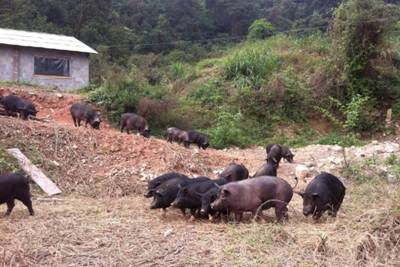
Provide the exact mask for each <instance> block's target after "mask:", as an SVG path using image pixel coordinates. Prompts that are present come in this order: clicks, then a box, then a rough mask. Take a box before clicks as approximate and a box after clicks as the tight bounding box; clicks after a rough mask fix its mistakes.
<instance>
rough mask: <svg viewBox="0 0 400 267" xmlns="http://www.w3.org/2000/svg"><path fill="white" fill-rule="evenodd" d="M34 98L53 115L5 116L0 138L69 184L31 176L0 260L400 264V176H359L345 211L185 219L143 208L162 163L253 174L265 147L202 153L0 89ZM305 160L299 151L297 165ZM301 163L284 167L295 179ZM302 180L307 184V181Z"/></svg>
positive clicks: (46, 98)
mask: <svg viewBox="0 0 400 267" xmlns="http://www.w3.org/2000/svg"><path fill="white" fill-rule="evenodd" d="M10 92H15V93H17V94H18V95H22V96H24V97H27V98H30V99H32V100H33V101H34V102H35V104H36V105H37V106H38V107H39V114H38V117H39V118H46V119H47V122H38V121H29V122H25V121H21V120H19V119H17V118H7V117H0V142H1V143H0V145H1V146H2V147H3V148H5V147H18V148H20V149H21V150H22V151H23V152H24V153H25V154H26V155H28V157H29V158H30V159H31V160H32V161H33V162H34V163H35V164H36V165H37V166H38V167H40V168H41V169H43V170H44V171H45V172H46V174H47V175H48V176H49V177H51V178H52V179H53V180H54V181H55V182H56V183H57V184H58V185H59V186H60V188H61V189H62V191H63V192H64V193H63V194H62V195H60V196H58V197H56V198H53V199H49V198H46V197H45V196H44V194H43V193H42V192H41V191H40V190H39V189H38V188H37V187H36V186H33V195H34V208H35V210H36V213H37V214H36V216H35V217H28V216H27V211H26V210H25V208H24V207H22V205H20V204H17V207H16V208H15V210H14V213H13V214H12V216H10V217H9V218H0V266H358V265H361V266H400V256H399V255H400V251H399V247H400V243H399V242H400V207H399V203H400V193H399V192H400V190H399V187H398V186H393V185H388V184H385V183H382V184H379V187H377V186H376V185H375V184H363V185H361V186H359V185H354V184H352V183H351V182H350V181H345V182H346V186H347V189H348V190H347V195H346V199H345V202H344V205H343V208H342V210H341V212H340V213H339V216H338V218H337V219H336V220H335V219H332V218H326V217H324V219H323V220H322V221H321V222H320V223H313V222H312V221H311V220H310V219H307V218H304V217H303V216H302V214H301V208H302V203H301V199H300V198H299V197H298V196H294V197H293V200H292V202H291V204H290V208H289V216H290V221H289V222H288V223H285V224H276V223H274V222H273V219H274V215H273V211H268V212H267V216H268V220H269V222H267V223H253V222H251V221H250V220H249V218H247V220H245V221H244V222H243V223H241V224H234V223H227V224H225V223H221V222H219V223H210V222H208V221H202V220H198V221H195V222H190V221H189V218H188V217H184V216H183V215H182V214H180V213H179V212H176V211H175V210H173V209H171V210H170V211H169V212H168V213H167V215H166V217H163V216H161V214H160V213H159V212H158V211H150V210H149V209H148V206H149V202H150V201H149V200H147V199H145V198H143V197H142V193H143V190H144V187H145V185H146V180H147V179H148V178H150V177H154V176H156V175H159V174H161V173H164V172H167V171H172V170H174V171H179V172H183V173H186V174H188V175H192V176H197V175H208V176H211V177H215V176H216V175H215V171H218V170H222V169H223V168H224V167H225V166H226V165H227V164H228V163H229V162H231V161H234V160H235V161H236V162H242V163H244V164H245V165H246V166H248V167H249V169H250V172H251V173H254V172H255V171H256V170H257V167H259V166H260V165H261V164H262V163H263V161H264V158H265V151H264V149H262V148H251V149H245V150H237V149H229V150H222V151H218V150H214V149H209V150H207V151H198V150H197V149H195V148H192V149H185V148H183V147H181V146H178V145H176V144H168V143H166V142H165V141H163V140H158V139H155V138H150V139H145V138H142V137H140V136H137V135H127V134H122V133H119V132H118V131H117V130H115V129H113V128H111V127H109V126H108V125H107V126H106V127H103V129H102V130H101V131H94V130H91V129H88V128H87V129H86V128H84V127H81V128H75V127H73V124H72V120H71V119H70V116H69V106H70V105H71V104H72V103H73V102H75V101H81V100H83V98H82V97H81V96H77V95H70V94H62V96H60V95H58V94H55V93H51V92H43V91H37V90H36V89H33V88H22V89H21V88H12V87H5V86H3V87H1V86H0V94H8V93H10ZM309 160H310V159H309V158H307V157H305V156H304V155H302V153H301V149H300V150H298V151H296V163H303V162H306V161H309ZM294 169H295V164H288V163H283V165H282V166H281V168H280V169H279V175H280V176H282V177H283V178H286V179H288V181H289V182H290V183H293V177H294ZM304 186H305V183H304V182H303V181H301V182H300V185H299V187H300V188H303V187H304Z"/></svg>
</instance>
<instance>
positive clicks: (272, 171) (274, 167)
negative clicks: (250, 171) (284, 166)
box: [253, 162, 278, 177]
mask: <svg viewBox="0 0 400 267" xmlns="http://www.w3.org/2000/svg"><path fill="white" fill-rule="evenodd" d="M277 171H278V164H277V163H275V162H266V163H264V165H263V166H262V167H261V168H260V169H259V170H258V171H257V172H256V174H254V176H253V177H259V176H277Z"/></svg>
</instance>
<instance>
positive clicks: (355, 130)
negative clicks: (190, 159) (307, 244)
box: [0, 0, 400, 148]
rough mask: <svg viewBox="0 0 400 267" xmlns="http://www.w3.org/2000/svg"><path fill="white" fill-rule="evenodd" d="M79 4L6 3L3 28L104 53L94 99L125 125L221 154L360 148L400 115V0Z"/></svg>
mask: <svg viewBox="0 0 400 267" xmlns="http://www.w3.org/2000/svg"><path fill="white" fill-rule="evenodd" d="M78 2H79V1H78ZM78 2H76V1H44V0H37V1H3V2H2V3H1V4H0V22H1V25H3V26H5V27H17V28H21V29H29V30H35V29H39V30H42V31H43V30H46V31H50V32H56V33H65V34H73V35H75V36H77V37H78V38H81V39H82V40H83V41H85V42H87V43H88V44H90V45H92V46H94V47H95V48H96V49H97V50H98V51H99V55H97V56H94V57H93V58H92V86H90V88H87V89H86V90H85V91H84V92H85V93H88V95H89V99H90V100H92V101H93V102H95V103H97V104H98V105H99V106H101V107H102V108H103V109H104V111H105V114H106V116H108V118H109V119H110V120H111V121H112V122H113V123H114V124H115V125H117V124H118V121H119V117H120V115H121V114H122V113H124V112H137V113H139V114H141V115H143V116H144V117H146V118H147V119H148V121H149V122H150V125H151V128H152V133H153V134H155V135H158V136H161V135H163V134H164V131H165V129H166V127H169V126H177V127H181V128H185V129H197V130H201V131H204V132H206V133H208V134H209V136H210V137H211V141H212V142H211V143H212V145H213V146H214V147H216V148H224V147H228V146H240V147H245V146H248V145H252V144H265V143H266V142H280V143H287V144H289V145H295V146H296V145H298V146H301V145H305V144H308V143H321V144H341V145H345V146H349V145H354V144H359V143H360V139H363V138H371V137H372V136H373V135H375V134H380V133H382V132H384V131H386V132H387V133H389V134H390V133H391V131H392V129H391V128H389V129H387V128H385V119H386V114H387V110H388V109H390V108H391V109H392V110H393V114H394V119H396V118H397V117H398V116H399V115H400V102H399V94H400V71H399V68H400V65H399V62H400V45H399V43H400V41H399V33H400V24H399V23H398V21H399V17H400V16H399V14H400V12H399V6H398V5H397V4H398V1H381V0H365V1H364V0H346V1H309V0H306V1H295V0H288V1H270V0H257V1H240V0H231V1H227V0H212V1H211V0H207V1H203V0H201V1H195V0H193V1H192V0H191V1H187V0H185V1H182V0H174V1H157V0H152V1H123V0H120V1H84V2H79V3H78ZM17 10H18V12H17ZM66 10H70V12H68V13H66ZM14 11H15V12H14ZM28 14H31V15H30V16H28ZM103 18H107V19H106V20H103Z"/></svg>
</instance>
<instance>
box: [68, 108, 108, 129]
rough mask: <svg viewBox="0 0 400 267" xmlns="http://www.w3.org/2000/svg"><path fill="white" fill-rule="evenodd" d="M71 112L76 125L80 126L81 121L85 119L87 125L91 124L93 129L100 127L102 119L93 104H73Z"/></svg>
mask: <svg viewBox="0 0 400 267" xmlns="http://www.w3.org/2000/svg"><path fill="white" fill-rule="evenodd" d="M70 113H71V117H72V120H73V121H74V125H75V127H80V126H81V121H84V122H85V127H87V125H88V124H89V125H90V126H91V127H92V128H93V129H96V130H99V129H100V123H101V119H100V117H99V114H98V113H97V111H96V110H95V109H94V108H93V107H92V106H90V105H88V104H85V103H75V104H73V105H72V106H71V108H70Z"/></svg>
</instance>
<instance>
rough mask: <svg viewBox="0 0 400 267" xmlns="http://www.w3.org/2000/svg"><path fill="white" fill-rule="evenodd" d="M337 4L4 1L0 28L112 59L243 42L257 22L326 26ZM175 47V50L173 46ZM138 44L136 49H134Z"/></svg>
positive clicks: (290, 0) (287, 0)
mask: <svg viewBox="0 0 400 267" xmlns="http://www.w3.org/2000/svg"><path fill="white" fill-rule="evenodd" d="M338 2H339V0H329V1H326V0H312V1H311V0H283V1H281V0H252V1H243V0H169V1H165V0H113V1H111V0H69V1H64V0H3V1H0V26H1V27H7V28H17V29H27V30H37V31H47V32H54V33H64V34H69V35H74V36H76V37H78V38H80V39H81V40H83V41H85V42H87V43H88V44H90V45H92V46H94V47H95V48H97V46H98V45H100V44H101V45H108V46H112V47H111V49H110V53H111V55H112V58H115V59H116V60H119V59H120V57H121V56H122V55H123V54H125V53H126V52H128V51H135V52H137V51H140V52H150V51H155V52H160V51H165V50H169V49H172V48H174V47H176V46H175V45H174V42H176V41H178V40H186V41H193V40H203V39H210V38H217V37H218V38H220V37H224V36H225V37H230V36H233V37H236V36H245V35H246V34H247V30H248V28H249V26H250V25H251V24H252V23H253V22H254V21H255V20H256V19H259V18H265V19H266V20H267V21H270V22H271V23H272V24H273V25H274V27H275V28H277V29H279V30H288V29H292V28H293V27H300V26H301V27H304V26H310V25H311V26H320V25H325V26H326V25H327V18H330V16H331V14H332V12H331V11H332V8H333V7H335V6H336V5H337V4H338ZM171 43H173V44H171ZM138 44H140V45H138Z"/></svg>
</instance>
